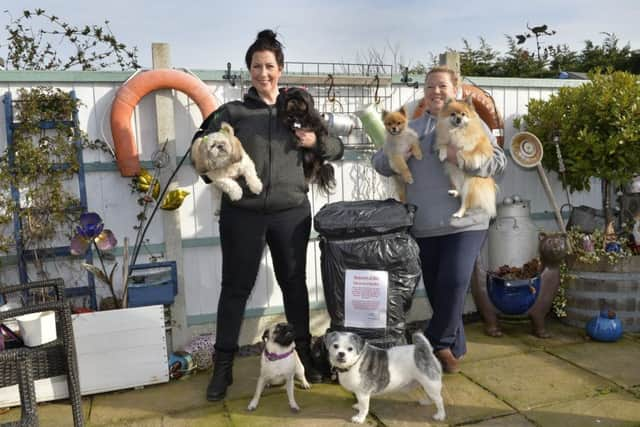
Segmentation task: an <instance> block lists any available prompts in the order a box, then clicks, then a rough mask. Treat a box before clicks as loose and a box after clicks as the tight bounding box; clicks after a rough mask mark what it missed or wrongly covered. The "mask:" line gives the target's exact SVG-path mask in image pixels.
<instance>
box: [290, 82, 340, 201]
mask: <svg viewBox="0 0 640 427" xmlns="http://www.w3.org/2000/svg"><path fill="white" fill-rule="evenodd" d="M277 108H278V117H279V118H280V120H282V122H283V123H284V124H285V125H286V126H288V127H289V128H290V129H291V130H292V131H295V130H296V129H311V130H312V131H313V132H315V134H316V147H314V148H305V147H302V148H300V149H301V151H302V167H303V169H304V176H305V178H307V181H308V182H311V183H315V184H317V185H318V187H320V190H322V191H323V192H324V193H326V194H329V193H331V192H332V191H333V189H334V188H335V186H336V178H335V172H334V170H333V166H332V165H331V163H329V162H327V161H326V160H325V159H323V158H322V156H321V155H320V151H319V147H322V144H324V140H325V138H326V137H327V136H328V135H329V132H328V130H327V127H326V126H325V124H324V121H323V120H322V117H321V116H320V113H319V112H318V110H316V109H315V108H314V106H313V98H312V97H311V95H309V92H307V91H306V90H304V89H302V88H298V87H290V88H286V89H284V90H282V91H281V92H280V95H279V96H278V105H277Z"/></svg>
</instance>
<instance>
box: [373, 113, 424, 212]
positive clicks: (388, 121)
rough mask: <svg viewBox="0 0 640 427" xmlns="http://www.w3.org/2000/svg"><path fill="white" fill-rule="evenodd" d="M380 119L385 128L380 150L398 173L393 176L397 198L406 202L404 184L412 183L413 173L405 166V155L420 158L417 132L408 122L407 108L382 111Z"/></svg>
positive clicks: (420, 152) (420, 151)
mask: <svg viewBox="0 0 640 427" xmlns="http://www.w3.org/2000/svg"><path fill="white" fill-rule="evenodd" d="M382 121H383V122H384V127H385V128H386V130H387V135H386V139H385V142H384V145H383V146H382V151H383V152H384V154H385V155H386V156H387V157H388V158H389V166H390V167H391V169H392V170H393V171H394V172H395V173H397V174H398V175H395V176H394V180H395V181H396V188H397V191H398V199H399V200H400V201H401V202H406V199H407V197H406V188H405V185H406V184H412V183H413V175H412V174H411V171H410V170H409V166H407V161H406V160H405V156H406V154H407V153H411V155H413V156H414V157H415V158H416V159H418V160H421V159H422V150H421V149H420V140H419V139H418V134H417V133H416V132H415V131H414V130H413V129H411V128H410V127H409V126H408V124H409V120H408V118H407V110H406V109H405V108H404V107H402V108H400V110H399V111H393V112H388V111H383V112H382Z"/></svg>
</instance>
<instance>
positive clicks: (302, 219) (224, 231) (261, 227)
mask: <svg viewBox="0 0 640 427" xmlns="http://www.w3.org/2000/svg"><path fill="white" fill-rule="evenodd" d="M310 232H311V209H310V206H309V201H308V200H307V199H305V202H304V203H303V204H302V205H300V206H297V207H295V208H291V209H286V210H283V211H279V212H272V213H263V212H257V211H252V210H248V209H239V208H233V207H230V206H223V207H222V210H221V212H220V242H221V246H222V290H221V293H220V299H219V300H218V313H217V324H216V343H215V347H216V349H218V350H221V351H234V350H235V349H236V348H237V346H238V338H239V335H240V327H241V326H242V320H243V318H244V311H245V306H246V304H247V299H248V298H249V295H251V291H252V290H253V286H254V284H255V281H256V277H257V275H258V270H259V268H260V259H261V258H262V253H263V251H264V247H265V244H266V245H268V246H269V251H270V252H271V259H272V260H273V269H274V273H275V276H276V279H277V281H278V285H279V286H280V289H281V291H282V297H283V301H284V310H285V315H286V317H287V321H288V322H289V323H291V324H293V326H294V328H295V331H296V339H297V340H308V339H309V294H308V291H307V284H306V263H307V244H308V242H309V233H310Z"/></svg>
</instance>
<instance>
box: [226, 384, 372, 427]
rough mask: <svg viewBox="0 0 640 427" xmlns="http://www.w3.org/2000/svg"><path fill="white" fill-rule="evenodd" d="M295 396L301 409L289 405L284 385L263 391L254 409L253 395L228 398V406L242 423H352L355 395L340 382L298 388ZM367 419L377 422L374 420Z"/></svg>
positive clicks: (316, 426) (286, 426)
mask: <svg viewBox="0 0 640 427" xmlns="http://www.w3.org/2000/svg"><path fill="white" fill-rule="evenodd" d="M295 399H296V402H297V403H298V405H299V406H300V412H298V413H293V412H292V411H291V410H290V409H289V404H288V401H287V396H286V392H285V390H284V389H281V390H279V391H277V392H276V393H270V394H268V395H263V396H262V398H261V399H260V403H259V405H258V408H257V409H256V410H255V411H248V410H247V405H248V404H249V400H250V399H234V400H229V401H227V402H226V406H227V409H228V411H229V416H230V418H231V422H232V424H233V425H234V426H243V427H244V426H252V427H254V426H255V427H261V426H265V427H267V426H268V427H272V426H278V427H281V426H282V427H293V426H304V427H325V426H326V427H329V426H342V425H350V422H349V420H350V419H351V416H352V415H353V414H354V413H355V412H354V410H353V409H352V408H351V405H353V403H355V399H354V398H353V396H352V395H351V393H348V392H347V391H346V390H344V389H343V388H342V387H340V386H339V385H337V384H313V385H312V389H311V390H301V389H298V388H296V390H295ZM368 423H369V424H370V425H376V423H375V420H368ZM351 425H353V424H351Z"/></svg>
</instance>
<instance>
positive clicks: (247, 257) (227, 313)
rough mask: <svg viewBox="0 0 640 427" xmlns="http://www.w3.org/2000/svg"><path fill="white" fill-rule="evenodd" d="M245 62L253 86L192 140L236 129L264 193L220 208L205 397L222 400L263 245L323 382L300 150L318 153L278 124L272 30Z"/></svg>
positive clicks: (333, 155)
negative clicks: (315, 353) (313, 347)
mask: <svg viewBox="0 0 640 427" xmlns="http://www.w3.org/2000/svg"><path fill="white" fill-rule="evenodd" d="M245 62H246V64H247V68H248V69H249V72H250V75H251V84H252V87H251V88H250V89H249V92H248V93H247V94H246V95H245V97H244V100H243V101H233V102H229V103H227V104H224V105H222V106H221V107H220V108H218V109H217V110H216V111H215V112H214V113H212V114H211V115H210V116H209V117H208V118H207V119H205V121H204V122H203V123H202V125H201V127H200V129H199V130H198V132H197V133H196V135H195V136H194V138H196V137H198V136H201V135H204V134H207V133H210V132H215V131H217V130H218V129H220V124H221V123H222V122H227V123H229V124H231V126H233V128H234V130H235V134H236V136H237V137H238V138H239V139H240V141H241V142H242V146H243V147H244V149H245V151H246V152H247V154H248V155H249V156H250V157H251V159H252V160H253V161H254V163H255V165H256V170H257V172H258V176H259V177H260V179H261V180H262V183H263V190H262V192H261V193H260V194H258V195H255V194H253V193H251V191H248V189H247V188H246V184H245V183H244V182H243V181H241V182H240V185H241V186H243V190H245V191H243V197H242V198H241V199H240V200H238V201H235V202H234V201H231V200H230V199H229V198H228V196H227V195H226V194H225V195H223V197H222V203H221V208H220V222H219V225H220V243H221V248H222V284H221V287H222V290H221V293H220V299H219V301H218V312H217V322H216V342H215V361H214V369H213V375H212V377H211V381H210V382H209V385H208V387H207V399H208V400H211V401H217V400H222V399H224V397H225V396H226V392H227V387H228V386H229V385H230V384H231V383H232V381H233V380H232V367H233V358H234V354H235V352H236V350H237V348H238V338H239V335H240V327H241V325H242V320H243V317H244V310H245V305H246V303H247V299H248V298H249V295H250V294H251V290H252V289H253V286H254V283H255V280H256V276H257V274H258V270H259V267H260V259H261V257H262V253H263V250H264V247H265V245H267V246H268V247H269V250H270V253H271V258H272V260H273V269H274V273H275V276H276V279H277V281H278V285H279V286H280V289H281V290H282V296H283V301H284V311H285V315H286V317H287V321H288V322H289V323H291V324H293V326H294V328H295V341H296V349H297V351H298V354H299V356H300V358H301V360H302V362H303V364H304V366H305V374H306V377H307V379H308V380H309V381H310V382H319V381H321V380H322V376H321V375H320V373H319V372H318V371H317V370H316V369H315V368H314V366H313V363H312V359H311V356H310V348H309V347H310V346H309V344H310V338H311V336H310V333H309V296H308V292H307V285H306V262H307V244H308V242H309V234H310V231H311V209H310V205H309V200H308V199H307V192H308V190H309V188H308V184H307V182H306V181H305V177H304V171H303V167H302V162H301V152H300V150H299V148H300V147H307V148H312V147H316V135H315V133H314V132H313V131H310V130H304V129H298V130H296V131H295V133H293V132H292V131H291V130H290V129H289V128H288V127H286V126H285V125H284V124H283V123H282V122H281V121H280V120H279V119H278V114H277V111H276V101H277V98H278V95H279V88H278V82H279V80H280V76H281V75H282V70H283V68H284V54H283V51H282V45H281V44H280V42H279V41H278V40H277V38H276V34H275V33H274V32H273V31H271V30H264V31H261V32H260V33H259V34H258V36H257V38H256V40H255V42H254V43H253V44H252V45H251V46H250V47H249V49H248V50H247V53H246V56H245ZM316 149H318V150H320V151H321V153H320V154H321V155H322V156H323V157H324V158H325V159H327V160H337V159H339V158H340V157H341V156H342V152H343V146H342V143H341V142H340V140H338V139H337V138H328V139H327V140H326V142H325V143H324V144H320V146H318V147H316Z"/></svg>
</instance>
